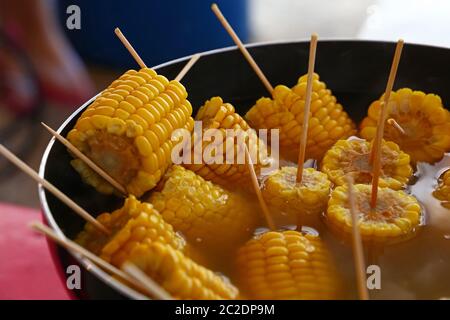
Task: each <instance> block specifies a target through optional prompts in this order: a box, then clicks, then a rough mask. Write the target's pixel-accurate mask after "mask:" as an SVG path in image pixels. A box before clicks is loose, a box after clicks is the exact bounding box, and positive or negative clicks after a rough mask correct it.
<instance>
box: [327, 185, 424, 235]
mask: <svg viewBox="0 0 450 320" xmlns="http://www.w3.org/2000/svg"><path fill="white" fill-rule="evenodd" d="M354 190H355V207H356V212H357V214H358V227H359V230H360V233H361V238H362V240H363V241H365V242H367V243H378V244H381V243H382V244H390V243H395V242H399V241H402V240H406V239H409V238H410V237H412V236H414V235H415V231H416V230H417V229H418V227H419V226H420V224H421V219H422V213H421V207H420V205H419V203H418V201H417V200H416V198H414V197H413V196H410V195H408V194H407V193H405V192H404V191H403V190H399V191H395V190H392V189H389V188H379V190H378V198H377V205H376V208H374V209H371V207H370V199H371V191H372V186H370V185H366V184H355V185H354ZM326 222H327V224H328V225H329V227H330V229H331V230H332V231H334V232H335V233H336V234H337V235H340V236H342V237H343V238H344V239H347V240H348V239H350V238H351V236H352V217H351V213H350V209H349V203H348V192H347V186H340V187H337V188H336V189H334V191H333V192H332V193H331V198H330V201H329V202H328V210H327V214H326Z"/></svg>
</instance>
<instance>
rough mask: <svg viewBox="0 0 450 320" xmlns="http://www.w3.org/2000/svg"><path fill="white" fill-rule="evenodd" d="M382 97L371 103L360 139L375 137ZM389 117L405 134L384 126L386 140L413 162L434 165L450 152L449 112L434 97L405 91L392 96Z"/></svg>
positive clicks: (394, 93)
mask: <svg viewBox="0 0 450 320" xmlns="http://www.w3.org/2000/svg"><path fill="white" fill-rule="evenodd" d="M382 101H383V96H382V97H381V98H380V99H379V100H377V101H374V102H372V104H371V105H370V107H369V110H368V115H367V117H366V118H365V119H364V120H363V121H362V123H361V127H360V134H361V137H363V138H364V139H367V140H371V139H373V138H374V137H375V134H376V127H377V122H378V118H379V115H380V110H381V104H382ZM389 117H390V118H393V119H395V121H397V123H398V124H399V125H400V126H401V127H402V128H403V130H404V131H405V133H406V134H402V133H400V132H398V130H397V129H395V128H394V127H393V126H390V125H387V124H386V125H385V129H384V138H385V139H386V140H391V141H394V142H395V143H397V144H398V145H399V147H400V149H402V150H403V151H404V152H406V153H407V154H409V155H410V157H411V161H412V162H414V163H416V162H420V161H422V162H429V163H434V162H436V161H438V160H440V159H441V158H442V157H443V155H444V153H445V152H448V151H450V113H449V111H448V110H446V109H445V108H444V106H443V105H442V101H441V98H440V97H439V96H437V95H435V94H425V93H423V92H422V91H413V90H411V89H408V88H403V89H400V90H397V91H393V92H392V94H391V97H390V104H389Z"/></svg>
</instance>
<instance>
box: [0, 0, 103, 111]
mask: <svg viewBox="0 0 450 320" xmlns="http://www.w3.org/2000/svg"><path fill="white" fill-rule="evenodd" d="M0 16H1V17H0V19H1V20H2V21H3V22H4V23H5V24H8V23H14V24H15V25H16V26H17V27H18V28H19V29H20V30H19V31H20V35H21V40H22V42H23V46H24V47H25V49H26V50H27V52H28V54H29V56H30V58H31V60H32V62H33V64H34V66H35V68H36V70H37V73H38V76H39V79H40V81H41V85H42V88H43V90H44V93H45V94H46V96H47V97H48V98H49V99H51V100H53V101H55V102H57V103H62V104H67V105H69V106H71V107H76V106H77V104H79V103H81V102H83V101H84V100H85V99H87V98H88V97H90V96H91V95H92V94H93V91H94V90H93V85H92V82H91V81H90V78H89V76H88V75H87V72H86V70H85V67H84V65H83V63H82V62H81V60H80V58H79V56H78V55H77V54H76V52H75V51H74V50H73V48H72V47H71V46H70V44H69V42H68V41H67V39H66V38H65V36H64V34H63V31H62V30H61V26H60V24H59V23H58V20H57V17H56V12H55V2H54V1H53V0H14V1H0Z"/></svg>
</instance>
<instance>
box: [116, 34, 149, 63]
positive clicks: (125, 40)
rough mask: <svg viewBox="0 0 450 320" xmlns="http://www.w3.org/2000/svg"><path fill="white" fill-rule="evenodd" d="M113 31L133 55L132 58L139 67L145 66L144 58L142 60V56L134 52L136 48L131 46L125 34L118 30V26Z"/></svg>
mask: <svg viewBox="0 0 450 320" xmlns="http://www.w3.org/2000/svg"><path fill="white" fill-rule="evenodd" d="M114 33H115V34H116V36H117V37H118V38H119V39H120V41H122V43H123V45H124V46H125V48H127V50H128V52H129V53H130V54H131V55H132V56H133V58H134V60H136V62H137V63H138V65H139V67H141V68H147V66H146V64H145V62H144V60H142V58H141V57H140V56H139V54H138V53H137V52H136V50H134V48H133V46H132V45H131V43H130V42H129V41H128V39H127V38H126V37H125V35H124V34H123V33H122V31H120V29H119V28H115V29H114Z"/></svg>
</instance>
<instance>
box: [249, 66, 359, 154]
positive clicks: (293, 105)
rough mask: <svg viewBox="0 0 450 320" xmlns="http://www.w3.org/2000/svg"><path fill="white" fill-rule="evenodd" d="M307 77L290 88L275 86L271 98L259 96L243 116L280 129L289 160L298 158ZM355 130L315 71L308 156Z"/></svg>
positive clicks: (256, 123) (258, 126)
mask: <svg viewBox="0 0 450 320" xmlns="http://www.w3.org/2000/svg"><path fill="white" fill-rule="evenodd" d="M306 78H307V77H306V75H304V76H302V77H300V78H299V80H298V83H297V85H295V86H294V87H293V88H292V89H290V88H288V87H286V86H283V85H279V86H277V87H275V89H274V92H273V97H272V99H269V98H261V99H259V100H258V101H257V102H256V104H255V105H254V106H253V107H252V108H251V109H250V110H249V111H248V112H247V114H246V115H245V118H246V119H247V120H248V122H249V124H250V125H251V126H252V127H254V128H256V129H261V128H266V129H279V130H280V151H281V153H282V156H283V157H284V158H287V159H289V160H291V161H296V160H297V157H298V149H299V145H300V132H301V128H302V126H303V110H304V107H305V98H306ZM355 132H356V131H355V125H354V123H353V121H352V120H351V119H350V117H349V116H348V115H347V113H346V112H345V111H344V110H343V108H342V105H340V104H339V103H337V102H336V98H335V97H334V96H333V95H332V93H331V91H330V90H329V89H327V88H326V85H325V83H323V82H321V81H319V76H318V75H317V74H315V75H314V82H313V93H312V96H311V116H310V119H309V123H308V142H307V147H306V155H307V157H308V158H313V159H321V158H322V157H323V155H324V154H325V152H326V151H327V150H328V149H329V148H330V147H331V146H332V145H333V144H334V143H335V142H336V141H337V140H339V139H346V138H347V137H349V136H351V135H353V134H355Z"/></svg>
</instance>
